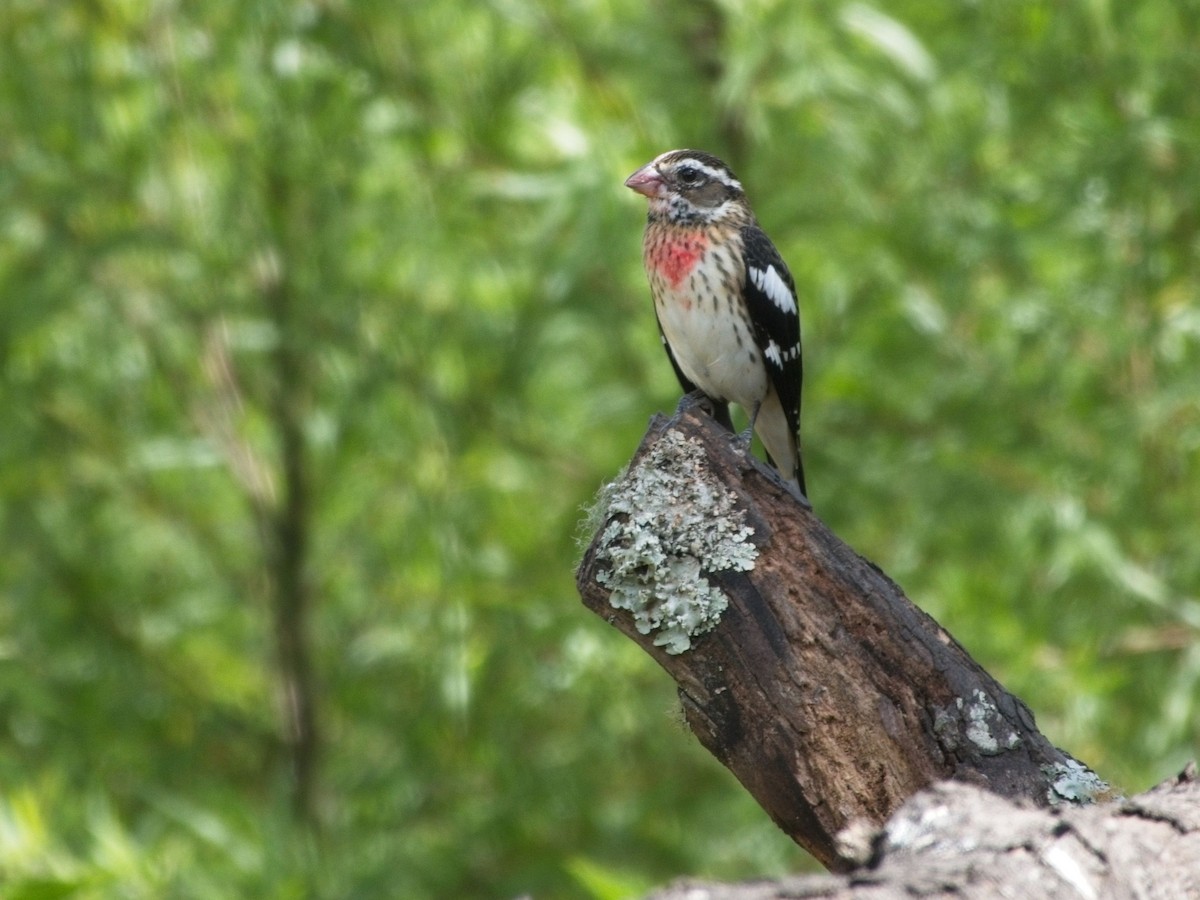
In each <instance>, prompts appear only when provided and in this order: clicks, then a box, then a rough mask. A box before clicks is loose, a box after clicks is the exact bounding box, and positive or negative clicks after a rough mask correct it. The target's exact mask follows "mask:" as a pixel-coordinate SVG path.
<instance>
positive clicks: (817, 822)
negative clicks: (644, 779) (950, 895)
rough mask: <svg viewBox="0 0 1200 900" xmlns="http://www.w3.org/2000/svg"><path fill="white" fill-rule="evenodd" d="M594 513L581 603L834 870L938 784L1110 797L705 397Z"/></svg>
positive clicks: (1008, 793) (661, 434) (1060, 799)
mask: <svg viewBox="0 0 1200 900" xmlns="http://www.w3.org/2000/svg"><path fill="white" fill-rule="evenodd" d="M596 520H597V525H598V528H597V532H596V535H595V538H594V539H593V541H592V544H591V546H590V547H589V548H588V550H587V553H586V555H585V557H584V560H583V562H582V563H581V565H580V568H579V571H578V573H577V582H578V586H579V590H580V593H581V595H582V597H583V600H584V603H585V604H586V605H587V606H588V608H590V609H591V610H593V611H594V612H596V613H597V614H598V615H600V616H602V617H604V618H605V619H606V620H607V621H609V622H611V623H612V624H613V625H615V626H616V627H617V628H618V629H620V630H621V631H622V632H624V633H625V634H627V635H628V636H629V637H630V638H632V639H633V640H634V641H636V642H637V643H638V644H639V645H640V646H641V647H642V648H643V649H644V650H645V651H646V652H647V653H649V654H650V655H651V656H652V657H653V658H654V659H655V660H656V661H657V662H658V663H659V664H660V665H661V666H662V667H663V668H664V669H665V670H666V671H667V672H668V673H669V674H670V675H671V677H672V678H674V679H675V681H676V683H677V684H678V688H679V697H680V700H681V702H682V704H683V708H684V712H685V715H686V717H687V721H688V723H689V725H690V726H691V729H692V731H693V732H694V733H695V734H696V736H697V737H698V738H699V739H700V741H701V742H702V743H703V744H704V746H705V747H707V748H708V750H709V751H710V752H712V753H713V754H714V755H715V756H716V757H717V759H719V760H720V761H721V762H722V763H724V764H725V765H726V766H727V767H728V768H729V769H730V770H731V771H732V772H733V773H734V774H735V775H736V776H737V778H738V779H739V780H740V781H741V783H742V784H743V785H744V786H745V787H746V789H747V790H749V791H750V793H751V794H752V795H753V796H754V797H755V799H756V800H757V801H758V802H759V803H760V804H761V805H762V807H763V808H764V809H765V810H766V811H767V813H768V814H769V815H770V816H771V818H772V819H773V820H774V821H775V822H776V824H778V825H779V827H780V828H782V829H783V830H784V831H785V832H786V833H787V834H788V835H790V836H791V837H792V838H793V839H794V840H795V841H796V842H797V843H799V844H800V845H801V846H803V847H804V848H806V849H807V850H808V851H809V852H811V853H812V854H813V855H814V856H815V857H816V858H817V859H818V860H820V861H821V862H822V863H823V864H824V865H826V866H827V867H829V868H830V869H833V870H835V871H848V870H849V869H851V868H853V866H854V865H856V864H858V863H860V862H861V846H856V841H855V839H854V835H855V834H863V833H869V832H870V831H871V830H873V829H877V828H879V827H880V826H882V825H883V824H884V823H885V822H886V821H887V820H888V819H889V817H891V816H892V815H893V814H894V813H895V812H896V810H897V809H899V808H900V806H901V805H902V804H903V803H904V802H905V801H906V800H908V799H909V798H910V797H912V796H913V795H914V794H916V793H918V792H919V791H921V790H922V789H924V788H928V787H930V786H931V785H933V784H934V783H936V782H939V781H943V780H955V781H959V782H967V783H970V784H974V785H977V786H980V787H983V788H986V789H988V790H990V791H992V792H994V793H996V794H999V795H1001V796H1003V797H1009V798H1014V799H1023V800H1027V801H1030V802H1031V803H1033V804H1034V805H1036V806H1042V807H1048V806H1053V805H1055V804H1059V803H1068V804H1070V803H1078V802H1087V801H1090V800H1093V799H1096V798H1098V797H1101V796H1104V795H1105V793H1106V792H1107V785H1105V784H1104V783H1103V782H1102V781H1100V780H1099V779H1098V778H1097V777H1096V776H1095V775H1094V774H1093V773H1092V772H1091V771H1090V770H1089V769H1087V767H1085V766H1083V765H1082V764H1080V763H1079V762H1077V761H1076V760H1074V759H1072V758H1071V757H1070V756H1069V755H1067V754H1066V753H1064V752H1063V751H1061V750H1058V749H1057V748H1055V747H1054V746H1053V745H1052V744H1051V743H1050V742H1049V741H1048V740H1047V739H1046V738H1045V737H1044V736H1043V735H1042V734H1041V733H1040V732H1038V730H1037V728H1036V726H1035V724H1034V719H1033V715H1032V714H1031V713H1030V711H1029V709H1028V708H1027V707H1026V706H1025V704H1024V703H1022V702H1021V701H1020V700H1018V699H1017V698H1015V697H1013V696H1012V695H1011V694H1009V693H1008V692H1007V691H1005V690H1004V688H1003V687H1002V686H1001V685H1000V684H998V683H997V682H996V681H995V680H994V679H993V678H992V677H991V676H990V675H988V673H987V672H985V671H984V670H983V669H981V668H980V667H979V666H978V665H977V664H976V663H975V662H974V661H973V660H972V659H971V658H970V656H968V655H967V653H966V651H965V650H963V648H962V647H961V646H959V644H958V643H957V642H956V641H955V640H954V639H953V638H952V637H951V636H950V635H949V634H948V633H947V632H946V631H945V630H944V629H942V628H941V627H939V626H938V624H937V623H936V622H934V621H933V619H931V618H930V617H929V616H928V615H926V614H925V613H923V612H922V611H921V610H919V609H917V608H916V607H915V606H914V605H913V604H912V603H911V602H910V601H909V600H908V599H907V598H906V597H905V596H904V594H903V593H902V592H901V591H900V589H899V588H898V587H897V586H896V585H895V584H894V583H893V582H892V581H891V580H890V579H889V578H888V577H887V576H886V575H884V574H883V573H882V572H881V571H879V569H878V568H876V567H875V566H874V565H872V564H871V563H870V562H868V561H867V560H865V559H863V558H862V557H860V556H858V555H857V554H856V553H855V552H854V551H853V550H851V549H850V548H849V547H848V546H846V545H845V544H844V543H842V542H841V541H840V540H839V539H838V538H837V537H836V536H835V535H834V534H833V533H832V532H831V531H830V530H829V529H828V528H826V527H825V526H824V524H822V522H821V521H820V520H819V519H818V518H817V517H816V516H815V515H814V514H813V512H812V510H811V509H810V508H808V507H807V504H806V503H804V502H803V501H802V500H801V499H799V498H798V497H797V495H795V494H794V493H792V492H791V491H790V490H789V488H788V487H787V485H786V484H784V483H783V482H782V481H780V480H779V478H778V477H777V475H776V474H775V472H774V470H773V469H770V468H769V467H767V466H765V465H764V464H763V463H761V462H759V461H757V460H755V459H753V458H752V457H750V456H749V455H748V454H747V453H746V452H745V450H744V449H743V447H742V445H741V444H740V442H739V441H738V440H737V439H736V438H735V437H734V436H732V435H730V434H729V433H728V432H726V431H724V430H722V429H721V428H720V427H719V426H717V425H716V424H715V423H714V422H713V421H712V420H711V419H710V418H709V417H708V416H707V415H705V414H704V412H703V410H702V409H700V408H698V406H697V404H696V403H695V402H688V401H687V399H686V398H685V402H684V403H683V404H681V406H680V410H679V412H678V413H677V414H676V416H675V417H674V418H673V419H670V420H666V419H664V418H663V417H661V416H659V417H656V418H655V419H654V420H653V421H652V422H651V424H650V429H649V431H648V432H647V434H646V436H645V438H644V439H643V442H642V445H641V447H639V449H638V451H637V454H636V455H635V457H634V459H633V462H632V463H631V465H630V467H629V469H628V471H627V472H626V473H625V475H624V476H623V477H622V478H621V479H619V480H618V481H617V482H616V483H615V484H614V485H611V486H610V487H609V488H608V489H607V490H606V491H605V493H604V494H603V495H602V497H601V500H600V503H599V507H598V509H597V515H596ZM839 835H840V838H839Z"/></svg>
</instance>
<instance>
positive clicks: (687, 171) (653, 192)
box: [625, 150, 746, 225]
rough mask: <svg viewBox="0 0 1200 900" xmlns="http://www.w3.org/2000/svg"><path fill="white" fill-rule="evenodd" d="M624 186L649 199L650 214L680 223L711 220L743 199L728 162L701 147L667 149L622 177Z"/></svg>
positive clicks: (721, 215)
mask: <svg viewBox="0 0 1200 900" xmlns="http://www.w3.org/2000/svg"><path fill="white" fill-rule="evenodd" d="M625 187H627V188H630V189H631V190H634V191H637V192H638V193H639V194H642V195H644V196H645V197H646V198H648V199H649V201H650V217H651V218H655V217H665V218H668V219H670V220H671V221H673V222H677V223H680V224H697V225H698V224H703V223H707V222H715V221H717V220H718V219H721V218H723V217H724V216H725V215H726V214H727V212H728V211H729V210H730V209H731V208H733V207H743V206H745V203H746V195H745V193H744V192H743V191H742V183H741V182H740V181H738V180H737V177H736V176H735V175H734V174H733V172H732V171H731V170H730V168H729V166H727V165H725V163H723V162H722V161H721V160H719V159H718V158H717V157H715V156H713V155H712V154H711V153H704V152H703V151H701V150H670V151H668V152H666V153H664V154H662V155H661V156H659V157H658V158H657V159H655V160H654V161H652V162H649V163H647V164H646V165H644V166H642V167H641V168H640V169H638V170H637V171H636V172H634V173H633V174H632V175H630V176H629V177H628V178H627V179H625Z"/></svg>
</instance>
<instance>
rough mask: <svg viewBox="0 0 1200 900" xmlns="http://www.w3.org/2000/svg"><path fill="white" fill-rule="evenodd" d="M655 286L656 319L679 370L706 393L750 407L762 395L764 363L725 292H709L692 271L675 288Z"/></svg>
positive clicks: (746, 324) (765, 375)
mask: <svg viewBox="0 0 1200 900" xmlns="http://www.w3.org/2000/svg"><path fill="white" fill-rule="evenodd" d="M659 288H660V289H659V290H658V291H656V292H655V293H656V297H657V301H658V302H657V303H656V307H657V312H658V321H659V323H660V324H661V325H662V330H663V334H664V335H665V336H666V339H667V343H668V344H669V345H670V347H671V352H672V353H673V354H674V355H675V361H676V362H677V363H678V364H679V368H680V369H682V370H683V374H684V375H686V376H687V378H688V380H689V381H691V382H692V383H693V384H695V385H696V386H697V387H698V388H700V389H701V390H702V391H704V393H706V394H708V395H709V396H711V397H713V398H715V399H718V400H726V401H732V402H734V403H736V404H738V405H739V406H741V407H742V408H743V409H746V410H751V409H753V408H754V405H755V404H756V403H759V402H761V401H762V400H763V398H764V397H766V395H767V389H768V383H767V372H766V367H765V366H764V365H763V361H762V353H761V352H760V351H759V349H758V345H757V344H756V342H755V340H754V335H753V334H752V333H751V331H750V326H749V323H748V322H747V321H746V320H745V318H744V317H743V316H740V315H738V314H736V313H735V312H734V310H733V309H731V304H730V302H729V300H728V299H727V293H726V292H725V291H722V292H721V293H720V295H717V294H715V293H714V292H713V291H711V290H709V289H708V288H707V287H706V285H705V282H704V281H703V279H702V278H701V277H700V276H699V275H698V274H697V273H696V272H693V273H692V274H691V275H690V276H689V277H687V278H685V279H683V281H682V282H681V283H680V284H679V286H678V287H677V288H676V287H670V286H669V285H666V284H662V283H661V282H660V285H659Z"/></svg>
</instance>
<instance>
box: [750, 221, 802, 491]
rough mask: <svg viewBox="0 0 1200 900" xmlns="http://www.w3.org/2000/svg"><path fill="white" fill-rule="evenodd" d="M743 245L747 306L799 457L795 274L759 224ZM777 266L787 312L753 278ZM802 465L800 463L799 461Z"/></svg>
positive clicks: (799, 369)
mask: <svg viewBox="0 0 1200 900" xmlns="http://www.w3.org/2000/svg"><path fill="white" fill-rule="evenodd" d="M742 246H743V248H744V253H745V267H746V281H745V284H744V286H743V289H744V291H745V297H746V306H747V309H748V311H749V313H750V320H751V322H753V323H754V337H755V340H756V341H757V343H758V348H759V350H760V351H762V354H763V362H764V363H765V364H766V367H767V373H768V374H769V376H770V378H771V384H772V385H774V387H775V393H777V394H778V395H779V402H780V405H781V406H783V412H784V415H785V416H787V421H788V427H789V428H791V430H792V434H795V435H796V436H797V437H796V446H797V456H799V446H800V439H799V431H800V383H801V382H802V381H803V379H804V361H803V359H802V356H801V352H800V313H799V304H798V303H797V302H796V283H795V281H794V280H793V279H792V273H791V272H789V271H788V267H787V263H785V262H784V261H783V257H782V256H780V255H779V251H778V250H777V249H775V245H774V244H772V243H771V239H770V238H769V237H767V235H766V233H765V232H764V231H763V230H762V229H761V228H759V227H758V225H757V224H754V223H752V224H750V225H746V226H745V227H743V228H742ZM772 267H774V269H775V272H776V273H777V274H778V275H779V278H780V279H781V280H782V281H783V283H784V284H785V285H786V286H787V289H788V291H789V292H790V293H791V298H792V303H791V308H790V309H784V308H783V307H781V306H780V305H779V304H778V303H776V302H775V301H774V300H773V299H772V298H771V297H770V296H769V295H768V294H767V293H766V292H765V291H764V290H763V289H762V288H760V287H759V286H758V285H757V284H756V283H755V280H754V277H752V275H751V270H752V269H753V270H757V271H758V272H760V273H764V274H765V273H766V272H767V271H768V270H770V269H771V268H772ZM772 341H774V343H775V346H776V347H778V348H779V350H778V352H779V358H780V362H778V363H777V362H775V360H774V359H772V358H771V357H769V356H768V355H767V348H768V347H770V346H771V342H772ZM797 462H798V463H799V460H797ZM798 475H799V481H800V488H801V490H802V491H803V490H804V471H803V468H801V469H800V470H799V471H798Z"/></svg>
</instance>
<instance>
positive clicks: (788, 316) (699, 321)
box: [625, 150, 808, 498]
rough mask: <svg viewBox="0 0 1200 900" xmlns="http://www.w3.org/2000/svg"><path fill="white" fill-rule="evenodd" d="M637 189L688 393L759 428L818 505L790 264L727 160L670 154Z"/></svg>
mask: <svg viewBox="0 0 1200 900" xmlns="http://www.w3.org/2000/svg"><path fill="white" fill-rule="evenodd" d="M625 186H626V187H627V188H630V189H631V190H634V191H636V192H637V193H639V194H641V195H643V196H644V197H646V198H647V199H648V200H649V211H648V213H647V217H646V231H645V235H644V239H643V244H642V262H643V264H644V266H645V269H646V277H647V279H648V280H649V282H650V293H651V296H652V298H653V300H654V313H655V317H656V319H657V321H658V331H659V337H660V338H661V340H662V344H663V347H664V348H665V349H666V351H667V357H668V358H669V359H670V361H671V366H672V368H674V370H675V376H676V377H677V378H678V379H679V383H680V385H681V386H682V387H683V390H684V393H691V392H693V391H696V390H700V391H701V392H703V393H704V394H705V395H706V396H707V397H708V398H709V400H710V401H711V402H712V405H713V406H714V408H715V418H716V419H717V420H718V421H720V422H721V423H722V424H724V425H725V426H726V427H727V428H729V429H730V430H732V428H733V426H732V421H731V419H730V416H729V404H730V403H736V404H737V405H738V406H740V407H741V408H742V409H743V410H745V412H746V414H747V416H748V417H749V419H750V427H749V428H748V429H747V430H746V433H745V439H746V443H747V445H749V442H750V440H751V439H752V435H753V434H754V433H755V432H757V434H758V436H759V438H760V439H761V440H762V443H763V447H764V448H765V449H766V451H767V456H768V458H769V459H770V461H771V463H772V465H774V466H775V468H776V469H778V470H779V472H780V474H781V475H782V476H783V477H784V478H785V479H787V480H788V481H790V482H791V483H792V484H794V485H795V486H796V487H797V488H799V490H800V493H801V494H803V495H804V496H805V497H806V498H807V496H808V489H807V486H806V484H805V481H804V463H803V461H802V459H801V449H800V385H801V381H802V380H803V360H802V358H801V350H800V309H799V305H798V303H797V299H796V284H795V281H794V280H793V279H792V274H791V272H790V271H789V270H788V267H787V264H786V263H785V262H784V261H783V257H782V256H781V255H780V253H779V251H778V250H777V249H776V247H775V245H774V244H773V243H772V242H771V239H770V238H769V237H767V234H766V232H764V231H763V230H762V227H761V226H760V225H759V224H758V220H757V219H756V218H755V216H754V212H753V210H751V208H750V203H749V201H748V200H747V199H746V192H745V190H744V189H743V188H742V183H741V182H740V181H739V180H738V178H737V176H736V175H734V173H733V170H732V169H730V168H729V166H728V165H726V164H725V163H724V162H722V161H721V160H720V159H719V158H717V157H716V156H714V155H712V154H711V153H706V152H704V151H701V150H670V151H668V152H666V153H663V154H661V155H660V156H658V157H656V158H655V159H653V160H652V161H651V162H649V163H647V164H646V165H644V166H642V167H641V168H640V169H638V170H637V171H636V172H634V173H633V174H632V175H630V176H629V177H628V178H627V179H626V180H625Z"/></svg>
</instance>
